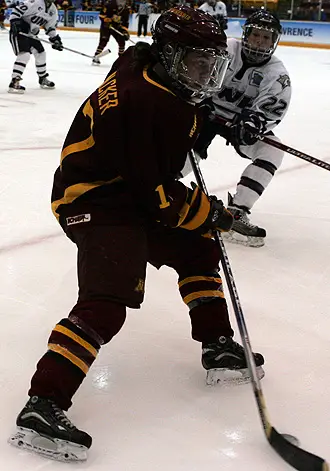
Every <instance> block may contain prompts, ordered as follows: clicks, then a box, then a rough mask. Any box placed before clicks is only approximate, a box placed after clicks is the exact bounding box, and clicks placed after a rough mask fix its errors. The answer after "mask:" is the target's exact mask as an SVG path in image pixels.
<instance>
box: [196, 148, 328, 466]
mask: <svg viewBox="0 0 330 471" xmlns="http://www.w3.org/2000/svg"><path fill="white" fill-rule="evenodd" d="M188 155H189V160H190V163H191V166H192V168H193V172H194V175H195V178H196V182H197V184H198V186H199V187H200V188H201V190H203V192H204V193H205V194H206V195H208V191H207V188H206V185H205V182H204V179H203V175H202V172H201V170H200V167H199V164H198V162H197V159H196V156H195V153H194V151H190V152H189V154H188ZM215 236H216V241H217V243H218V244H219V248H220V259H221V265H222V269H223V272H224V274H225V278H226V283H227V287H228V290H229V293H230V298H231V302H232V305H233V308H234V312H235V317H236V321H237V325H238V328H239V331H240V335H241V337H242V342H243V346H244V351H245V356H246V359H247V364H248V369H249V373H250V375H251V382H252V387H253V392H254V396H255V399H256V402H257V406H258V411H259V416H260V419H261V422H262V426H263V429H264V432H265V435H266V438H267V440H268V442H269V444H270V445H271V447H272V448H273V449H274V450H275V451H276V452H277V453H278V454H279V455H280V456H281V457H282V458H283V459H284V460H285V461H286V462H287V463H289V464H290V465H291V466H292V467H293V468H295V469H298V470H299V471H329V466H328V463H327V462H326V461H325V460H324V459H322V458H320V457H319V456H316V455H313V454H312V453H309V452H307V451H305V450H303V449H302V448H299V447H298V446H296V445H294V444H293V443H291V441H297V440H296V439H295V438H294V437H292V436H291V435H286V434H281V433H279V432H277V430H276V429H275V428H274V427H273V426H272V424H271V423H270V420H269V418H268V412H267V408H266V402H265V399H264V395H263V392H262V389H261V384H260V380H259V378H258V374H257V369H256V364H255V361H254V356H253V353H252V347H251V343H250V339H249V335H248V331H247V327H246V323H245V319H244V315H243V310H242V306H241V302H240V300H239V297H238V291H237V288H236V284H235V280H234V275H233V272H232V269H231V266H230V262H229V258H228V255H227V251H226V247H225V245H224V242H223V240H222V237H221V234H220V232H219V231H216V233H215ZM290 440H291V441H290Z"/></svg>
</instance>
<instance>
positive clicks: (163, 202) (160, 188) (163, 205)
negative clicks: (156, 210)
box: [155, 185, 170, 209]
mask: <svg viewBox="0 0 330 471" xmlns="http://www.w3.org/2000/svg"><path fill="white" fill-rule="evenodd" d="M155 191H158V194H159V199H160V205H159V207H160V209H164V208H167V207H168V206H170V203H169V202H168V201H167V199H166V195H165V191H164V188H163V185H158V186H157V188H156V190H155Z"/></svg>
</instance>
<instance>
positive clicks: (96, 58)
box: [92, 56, 101, 65]
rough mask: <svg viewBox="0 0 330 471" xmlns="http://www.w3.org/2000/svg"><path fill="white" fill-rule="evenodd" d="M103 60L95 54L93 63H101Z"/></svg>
mask: <svg viewBox="0 0 330 471" xmlns="http://www.w3.org/2000/svg"><path fill="white" fill-rule="evenodd" d="M100 64H101V61H100V59H99V58H98V57H96V56H94V57H93V60H92V65H100Z"/></svg>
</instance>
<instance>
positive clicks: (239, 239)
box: [222, 193, 266, 247]
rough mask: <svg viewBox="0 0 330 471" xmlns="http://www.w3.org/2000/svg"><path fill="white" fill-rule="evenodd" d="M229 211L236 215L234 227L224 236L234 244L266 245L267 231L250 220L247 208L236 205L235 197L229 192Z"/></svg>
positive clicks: (223, 235)
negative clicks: (234, 202)
mask: <svg viewBox="0 0 330 471" xmlns="http://www.w3.org/2000/svg"><path fill="white" fill-rule="evenodd" d="M227 209H228V211H230V212H231V214H232V215H233V217H234V223H233V227H232V228H231V230H230V231H229V232H224V233H223V234H222V237H223V238H224V239H225V240H228V241H229V242H233V243H234V244H240V245H245V246H248V247H262V246H263V245H265V237H266V231H265V229H263V228H261V227H258V226H256V225H254V224H252V223H251V222H250V219H249V217H248V214H250V211H249V210H248V209H247V208H243V207H240V206H235V205H234V204H233V197H232V196H231V194H229V193H228V208H227Z"/></svg>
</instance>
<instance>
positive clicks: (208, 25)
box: [10, 7, 264, 461]
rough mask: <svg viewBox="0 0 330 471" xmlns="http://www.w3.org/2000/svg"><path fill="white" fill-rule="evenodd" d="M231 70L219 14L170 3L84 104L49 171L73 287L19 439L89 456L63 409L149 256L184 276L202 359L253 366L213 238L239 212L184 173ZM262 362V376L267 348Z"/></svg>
mask: <svg viewBox="0 0 330 471" xmlns="http://www.w3.org/2000/svg"><path fill="white" fill-rule="evenodd" d="M227 66H228V54H227V52H226V36H225V34H224V32H223V31H222V29H221V28H220V26H219V25H218V23H217V22H216V21H215V20H214V19H212V17H211V16H209V15H206V14H205V13H203V12H199V11H197V10H194V9H192V8H189V7H178V8H173V9H171V10H169V11H168V12H165V13H164V14H162V15H161V16H160V17H159V19H158V20H157V22H156V25H155V27H154V30H153V43H152V45H151V46H150V45H149V44H146V43H138V44H137V45H136V46H134V47H130V48H129V49H128V50H127V51H126V52H125V53H124V54H123V56H122V57H120V58H119V59H118V60H117V61H116V62H115V63H114V65H113V67H112V69H111V71H110V73H109V74H108V76H107V78H106V80H105V81H104V83H103V84H102V85H101V86H100V87H99V88H98V89H97V90H95V92H93V93H92V94H91V95H90V96H89V97H88V98H87V99H86V101H85V102H84V103H83V104H82V106H81V107H80V109H79V111H78V112H77V114H76V116H75V118H74V120H73V123H72V125H71V127H70V129H69V132H68V134H67V137H66V139H65V142H64V146H63V150H62V155H61V164H60V167H59V168H58V169H57V170H56V172H55V176H54V185H53V192H52V210H53V213H54V215H55V216H56V218H57V219H58V221H59V223H60V224H61V226H62V228H63V230H64V231H65V233H66V234H67V236H68V237H69V238H70V239H71V240H72V241H73V242H74V243H75V244H76V246H77V248H78V281H79V296H78V301H77V303H76V305H75V306H74V307H73V309H72V310H71V312H70V313H69V315H68V317H66V318H64V319H62V320H60V321H59V323H58V324H57V325H56V326H55V327H54V328H53V330H52V332H51V334H50V338H49V342H48V351H47V353H46V354H45V355H44V356H43V357H42V358H41V360H40V361H39V362H38V365H37V370H36V372H35V374H34V376H33V378H32V380H31V388H30V390H29V393H28V394H29V396H30V399H29V401H28V402H27V404H26V406H25V407H24V408H23V410H22V411H21V413H20V414H19V416H18V418H17V422H16V423H17V426H18V431H17V433H16V434H15V435H14V436H13V437H12V438H11V440H10V442H11V443H12V444H13V445H16V446H20V447H21V448H26V449H29V450H33V451H35V452H39V453H41V454H43V455H45V456H48V457H52V458H55V459H60V460H67V461H70V460H83V459H86V457H87V449H88V448H89V447H90V446H91V443H92V438H91V437H90V436H89V435H88V434H87V433H85V432H83V431H81V430H78V429H77V428H76V427H75V426H74V425H73V424H72V423H71V422H70V421H69V419H68V418H67V417H66V415H65V414H64V412H63V411H65V410H67V409H68V408H69V407H70V406H71V404H72V397H73V395H74V394H75V392H76V391H77V389H78V388H79V386H80V384H81V383H82V381H83V379H84V378H85V376H86V374H87V372H88V370H89V368H90V367H91V365H92V364H93V362H94V360H95V358H96V356H97V354H98V352H99V350H100V348H101V346H102V345H105V344H106V343H108V342H110V340H111V339H112V338H113V337H114V336H115V335H116V334H117V333H118V332H119V331H120V329H121V328H122V326H123V324H124V322H125V318H126V308H127V307H129V308H133V309H138V308H140V305H141V303H142V301H143V297H144V283H145V274H146V265H147V262H149V263H150V264H152V265H154V266H155V267H156V268H160V267H161V266H162V265H166V266H169V267H171V268H173V269H174V270H175V271H176V272H177V274H178V288H179V292H180V295H181V297H182V299H183V301H184V302H185V304H186V305H187V307H188V309H189V316H190V320H191V329H192V338H193V339H194V340H196V341H198V342H200V343H201V344H202V363H203V366H204V368H205V369H207V370H209V371H214V370H216V369H218V370H220V371H221V372H223V373H225V372H228V371H229V372H230V374H231V375H232V374H237V375H244V373H246V370H247V363H246V360H245V356H244V350H243V347H241V345H239V344H238V343H236V342H235V341H234V340H233V334H234V332H233V330H232V328H231V325H230V320H229V316H228V310H227V304H226V300H225V298H224V293H223V289H222V281H221V277H220V274H219V258H220V254H219V246H218V244H217V243H216V241H215V240H214V238H212V231H213V230H223V231H226V230H229V229H230V228H231V225H232V216H231V214H230V213H229V212H228V211H227V210H226V209H225V208H224V206H223V203H222V202H221V201H220V200H218V199H217V198H216V197H210V198H209V197H207V196H206V195H205V194H204V193H203V192H202V191H201V190H200V189H199V188H198V187H197V186H196V185H192V188H189V187H187V186H185V185H184V184H183V183H182V182H180V181H179V180H178V179H177V175H178V174H179V172H180V171H181V170H182V168H183V166H184V163H185V160H186V156H187V152H188V151H189V150H190V149H192V147H193V145H194V142H195V140H196V137H197V134H198V132H199V129H200V126H201V121H202V115H203V111H202V110H201V109H200V108H199V103H200V102H201V100H203V99H205V98H206V97H207V96H210V95H211V94H212V93H214V91H215V90H217V89H218V88H219V87H220V85H221V82H222V80H223V77H224V74H225V71H226V69H227ZM141 108H143V111H144V117H143V123H141V124H139V118H140V113H141ZM205 234H207V235H208V237H205ZM255 360H256V364H257V366H258V370H259V372H260V375H262V374H263V371H262V366H261V365H262V364H263V362H264V360H263V357H262V355H260V354H255ZM41 437H42V440H41ZM41 441H42V445H40V443H41Z"/></svg>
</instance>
